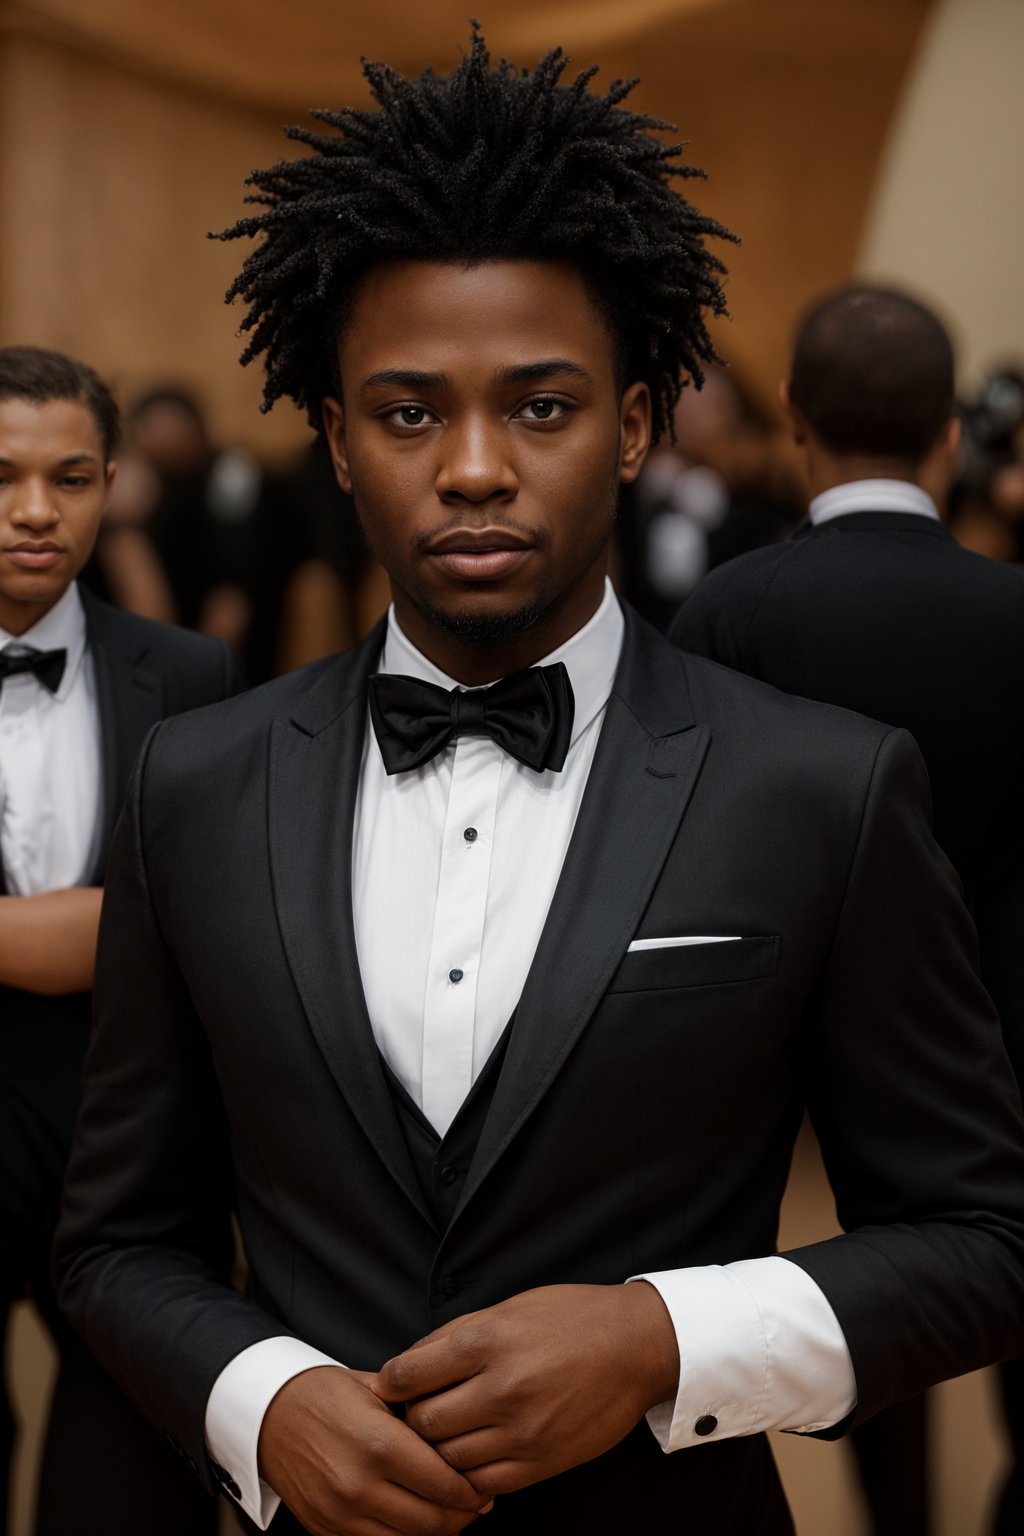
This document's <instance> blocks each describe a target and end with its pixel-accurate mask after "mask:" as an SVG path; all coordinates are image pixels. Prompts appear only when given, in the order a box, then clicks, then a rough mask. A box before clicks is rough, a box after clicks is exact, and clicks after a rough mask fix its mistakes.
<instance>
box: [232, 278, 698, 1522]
mask: <svg viewBox="0 0 1024 1536" xmlns="http://www.w3.org/2000/svg"><path fill="white" fill-rule="evenodd" d="M338 359H339V370H340V376H341V385H342V391H341V392H342V401H343V402H344V403H342V401H339V400H334V399H328V400H326V401H325V402H324V424H325V430H326V433H327V438H328V442H329V444H330V448H331V452H332V455H333V458H334V463H335V468H336V470H337V474H338V479H339V481H340V483H341V485H342V487H343V488H344V489H345V490H349V491H351V492H352V494H353V495H354V497H355V500H356V506H357V509H358V511H359V515H360V519H361V521H362V524H363V528H364V531H365V533H366V536H367V539H368V541H369V543H370V547H371V549H372V550H373V553H374V554H375V555H376V557H377V559H378V560H379V561H380V562H381V564H382V565H383V566H384V567H385V569H386V570H387V572H388V575H389V577H390V581H391V590H392V595H393V599H394V604H395V612H396V614H397V617H398V621H399V623H400V624H401V626H402V628H403V630H404V631H405V633H406V634H407V635H408V636H409V638H410V639H411V640H412V641H413V643H414V644H415V645H416V646H417V647H418V648H419V649H420V650H421V651H422V652H423V653H424V654H425V655H426V656H428V657H429V658H430V660H431V661H433V662H434V663H435V665H436V666H438V667H439V668H441V670H442V671H444V672H445V673H447V674H448V676H450V677H453V678H455V679H457V680H458V681H460V682H462V683H466V684H468V685H470V686H473V685H480V684H484V683H487V682H491V681H493V680H494V679H495V678H498V677H503V676H505V675H507V674H508V673H510V672H514V671H516V670H517V669H518V668H521V667H528V666H531V665H533V664H535V663H536V662H538V661H540V660H542V659H543V658H544V657H545V656H547V655H548V654H550V652H551V651H553V650H555V649H556V648H557V647H558V646H559V645H561V644H562V643H563V642H564V641H566V640H568V639H569V638H570V637H571V636H572V635H574V634H575V633H576V631H577V630H579V629H580V628H581V627H582V626H583V625H584V624H585V623H586V622H587V620H588V619H590V618H591V617H592V616H593V614H594V613H595V612H596V611H597V608H598V606H599V604H600V602H601V598H602V595H603V592H604V580H605V570H606V566H607V558H608V542H609V538H610V535H611V529H612V523H613V520H614V514H615V503H616V499H617V495H618V488H619V486H620V485H621V484H624V483H626V482H627V481H630V480H633V479H635V477H636V475H637V474H638V473H639V471H640V468H641V466H642V464H643V460H644V456H645V454H646V452H647V448H648V445H649V441H650V422H651V402H650V396H649V393H648V390H647V387H646V385H644V384H642V383H633V384H630V385H628V386H627V387H626V388H625V389H623V388H622V387H621V381H619V380H618V379H617V378H616V370H615V351H614V345H613V340H612V337H611V335H610V333H609V330H608V327H607V324H606V322H605V320H604V318H603V316H602V315H601V314H600V312H599V311H598V310H597V309H596V308H595V307H594V304H593V302H592V300H591V298H590V296H589V294H588V292H587V288H586V285H585V283H584V281H583V278H582V277H581V275H580V274H579V272H577V271H576V270H575V269H574V268H573V267H572V266H570V265H568V264H564V263H558V262H526V261H522V262H484V263H480V264H478V265H477V266H474V267H465V266H460V265H455V264H451V265H449V264H440V263H431V262H417V261H403V262H389V263H385V264H381V265H380V266H379V267H377V268H374V269H373V270H372V271H371V272H370V274H369V275H368V277H367V278H366V279H365V281H364V284H363V287H362V289H361V290H360V294H359V297H358V300H357V302H356V305H355V309H354V312H353V315H352V319H351V321H350V324H349V326H348V328H347V329H346V331H345V333H344V335H343V336H342V338H341V341H340V343H339V348H338ZM623 1278H624V1279H625V1276H624V1277H623ZM678 1375H679V1358H678V1352H677V1348H676V1342H675V1334H674V1331H673V1328H672V1324H671V1321H670V1319H669V1317H668V1313H667V1312H666V1310H665V1307H664V1305H663V1304H662V1301H661V1298H660V1297H659V1296H658V1294H657V1292H656V1291H655V1290H654V1289H653V1287H651V1286H649V1285H646V1284H643V1283H638V1284H635V1285H609V1286H584V1285H560V1286H545V1287H542V1288H540V1289H537V1290H533V1291H528V1292H525V1293H524V1294H521V1295H519V1296H513V1297H511V1298H510V1299H509V1300H507V1301H504V1302H502V1303H500V1304H499V1305H497V1306H494V1307H489V1308H487V1309H486V1310H484V1311H481V1312H476V1313H472V1314H470V1315H468V1316H466V1317H463V1318H459V1319H457V1320H456V1321H455V1322H453V1323H449V1324H447V1325H446V1326H445V1327H443V1328H441V1329H439V1330H438V1331H437V1332H436V1333H433V1334H431V1335H430V1337H429V1338H427V1339H424V1340H422V1341H420V1343H419V1344H416V1345H414V1346H413V1347H412V1348H410V1349H409V1350H407V1351H406V1352H405V1353H404V1354H402V1355H400V1356H398V1357H397V1358H396V1359H394V1360H392V1361H389V1362H388V1363H387V1364H386V1365H384V1367H383V1369H382V1370H381V1371H380V1372H379V1373H378V1374H377V1375H376V1376H371V1375H363V1374H361V1373H357V1372H345V1371H341V1370H337V1369H335V1368H332V1367H322V1368H319V1369H316V1370H311V1371H307V1372H304V1373H303V1374H302V1375H299V1376H296V1377H293V1378H292V1380H291V1381H290V1382H288V1383H287V1384H286V1385H285V1386H284V1387H282V1389H281V1391H280V1392H279V1393H278V1394H277V1396H276V1397H275V1398H274V1400H273V1402H272V1403H271V1405H270V1407H269V1409H268V1410H267V1413H266V1415H265V1417H264V1420H263V1426H262V1429H261V1432H260V1440H259V1464H260V1472H261V1475H262V1476H263V1477H264V1479H265V1480H266V1481H267V1482H268V1483H269V1484H270V1486H271V1487H272V1488H273V1489H274V1490H275V1492H277V1493H279V1494H280V1495H281V1497H282V1498H283V1499H284V1501H285V1503H286V1504H288V1505H289V1507H290V1508H291V1509H292V1510H293V1511H294V1512H295V1514H296V1515H297V1516H298V1518H299V1519H300V1520H301V1521H302V1523H303V1524H304V1525H306V1526H307V1527H308V1528H309V1529H310V1530H311V1531H314V1532H316V1533H317V1536H320V1533H328V1532H330V1533H340V1532H344V1533H346V1536H348V1533H352V1536H379V1533H382V1532H384V1531H403V1532H409V1533H412V1532H435V1531H436V1532H448V1531H457V1530H461V1529H463V1528H464V1527H465V1526H466V1525H467V1524H469V1523H470V1522H471V1521H472V1520H473V1519H475V1518H476V1516H477V1514H478V1513H482V1512H484V1511H485V1510H486V1509H487V1508H489V1501H490V1498H491V1495H492V1494H494V1493H499V1492H505V1491H507V1490H510V1489H514V1488H521V1487H524V1486H526V1485H527V1484H529V1483H533V1482H536V1481H538V1480H540V1479H541V1478H545V1477H550V1476H552V1475H553V1474H554V1473H556V1472H559V1471H562V1470H564V1469H565V1468H568V1467H571V1466H575V1465H577V1464H579V1463H580V1462H583V1461H588V1460H590V1459H591V1458H592V1457H594V1456H598V1455H600V1454H601V1453H602V1452H604V1451H606V1450H608V1449H609V1448H610V1447H611V1446H612V1445H614V1444H616V1443H617V1442H618V1441H619V1440H621V1439H622V1438H623V1436H624V1435H626V1434H627V1433H628V1432H629V1430H630V1429H631V1428H632V1427H633V1425H634V1424H635V1423H636V1422H637V1421H638V1420H639V1419H640V1418H642V1416H643V1415H644V1413H645V1412H646V1411H647V1410H648V1409H649V1408H651V1407H653V1406H655V1404H657V1403H661V1402H664V1401H666V1399H669V1398H672V1397H673V1396H674V1395H675V1391H676V1386H677V1382H678ZM400 1403H404V1404H407V1405H408V1408H407V1412H406V1417H405V1420H404V1422H403V1421H402V1420H401V1419H398V1418H395V1417H393V1416H392V1414H391V1412H390V1410H389V1408H388V1407H387V1406H386V1405H388V1404H392V1405H397V1404H400ZM445 1479H447V1481H445Z"/></svg>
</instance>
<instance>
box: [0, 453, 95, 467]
mask: <svg viewBox="0 0 1024 1536" xmlns="http://www.w3.org/2000/svg"><path fill="white" fill-rule="evenodd" d="M100 462H101V461H100V459H99V458H98V457H97V455H96V454H95V453H68V454H65V456H64V457H63V458H62V459H58V460H57V463H56V465H55V466H54V467H55V468H56V469H72V468H74V466H75V465H76V464H99V463H100ZM17 467H18V460H17V459H8V458H5V457H4V455H3V454H0V469H17Z"/></svg>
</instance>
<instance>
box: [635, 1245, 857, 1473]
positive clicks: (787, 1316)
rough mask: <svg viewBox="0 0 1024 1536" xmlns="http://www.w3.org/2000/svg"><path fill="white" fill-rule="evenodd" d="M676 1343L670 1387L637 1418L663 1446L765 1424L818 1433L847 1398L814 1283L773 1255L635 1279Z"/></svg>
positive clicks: (850, 1388)
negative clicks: (643, 1283) (669, 1394)
mask: <svg viewBox="0 0 1024 1536" xmlns="http://www.w3.org/2000/svg"><path fill="white" fill-rule="evenodd" d="M632 1278H633V1279H635V1280H647V1281H648V1282H649V1283H650V1284H651V1285H653V1286H654V1287H655V1289H656V1290H657V1292H658V1294H659V1295H660V1296H661V1299H662V1301H663V1302H664V1303H665V1306H666V1308H667V1309H668V1314H669V1316H670V1317H671V1319H672V1326H673V1327H674V1329H675V1333H676V1341H677V1343H678V1345H679V1391H678V1394H677V1396H676V1399H675V1402H674V1403H672V1402H668V1403H660V1404H659V1405H658V1406H657V1407H656V1408H652V1409H651V1411H650V1413H648V1415H647V1422H648V1424H649V1425H650V1427H651V1430H652V1431H653V1433H654V1436H655V1438H656V1439H657V1441H658V1443H659V1444H660V1446H661V1448H662V1450H663V1451H678V1450H682V1449H683V1447H684V1446H690V1445H700V1444H702V1443H703V1442H706V1441H709V1440H723V1439H729V1438H731V1437H732V1436H734V1435H754V1434H758V1433H760V1431H762V1430H767V1429H792V1430H797V1431H798V1432H800V1433H804V1434H807V1433H810V1432H811V1431H813V1430H818V1429H827V1428H829V1427H830V1426H831V1425H833V1424H838V1422H839V1421H840V1419H844V1418H845V1417H846V1415H847V1414H848V1413H849V1412H850V1410H851V1408H853V1406H854V1404H855V1403H856V1401H857V1385H856V1379H855V1377H854V1373H853V1364H852V1362H851V1360H850V1352H849V1350H848V1349H847V1347H846V1340H845V1338H844V1337H843V1331H842V1329H841V1328H840V1326H839V1323H838V1320H837V1318H836V1315H835V1313H834V1312H833V1310H832V1308H831V1307H830V1306H829V1303H828V1301H827V1300H826V1299H825V1296H824V1294H823V1292H822V1290H821V1288H820V1287H819V1286H818V1285H817V1284H816V1283H815V1282H814V1281H813V1280H812V1279H811V1277H810V1275H808V1274H807V1273H806V1271H805V1270H802V1269H801V1268H800V1267H799V1265H797V1264H791V1263H790V1262H789V1260H788V1259H784V1258H782V1257H779V1256H775V1257H773V1258H767V1259H743V1260H741V1261H740V1262H738V1263H736V1264H725V1265H717V1264H714V1265H707V1266H704V1267H702V1268H694V1269H673V1270H664V1271H662V1272H661V1273H659V1274H653V1275H635V1276H633V1277H632Z"/></svg>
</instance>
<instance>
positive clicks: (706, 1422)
mask: <svg viewBox="0 0 1024 1536" xmlns="http://www.w3.org/2000/svg"><path fill="white" fill-rule="evenodd" d="M717 1428H718V1420H717V1419H716V1418H715V1416H714V1414H713V1413H705V1414H704V1415H703V1417H702V1418H699V1419H698V1420H697V1422H696V1424H695V1425H694V1426H693V1432H694V1434H695V1435H713V1434H714V1432H715V1430H716V1429H717Z"/></svg>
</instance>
